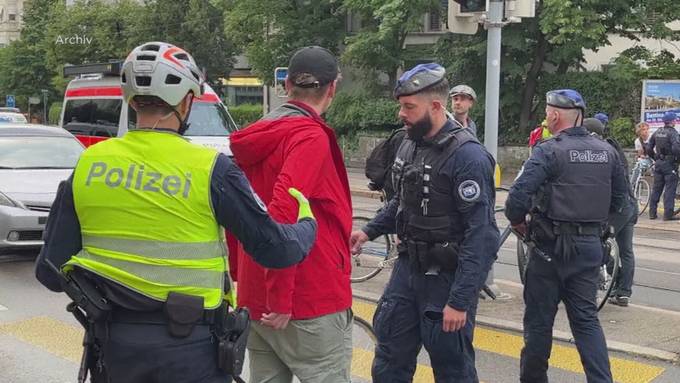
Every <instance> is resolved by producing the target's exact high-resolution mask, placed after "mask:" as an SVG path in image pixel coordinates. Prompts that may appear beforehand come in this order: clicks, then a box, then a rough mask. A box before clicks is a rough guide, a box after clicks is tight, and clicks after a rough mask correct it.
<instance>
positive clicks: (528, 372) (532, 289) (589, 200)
mask: <svg viewBox="0 0 680 383" xmlns="http://www.w3.org/2000/svg"><path fill="white" fill-rule="evenodd" d="M546 104H547V106H546V119H547V124H548V129H550V132H551V133H552V134H553V137H552V138H549V139H547V140H545V141H543V142H541V143H539V144H537V145H536V146H535V147H534V149H533V151H532V153H531V157H530V158H529V160H528V161H527V163H526V164H525V165H524V171H523V173H522V174H521V175H520V176H519V177H518V178H517V180H516V181H515V183H514V184H513V185H512V188H511V189H510V193H509V195H508V199H507V201H506V204H505V215H506V216H507V217H508V219H509V220H510V223H511V224H512V226H513V227H514V228H515V229H516V230H518V231H519V232H521V233H523V234H525V235H528V237H529V238H531V239H532V240H533V242H534V243H535V244H536V246H537V247H538V248H539V249H540V250H541V251H542V255H543V256H537V255H538V252H531V253H532V254H531V258H530V261H529V265H528V268H527V271H526V283H525V286H524V301H525V304H526V311H525V313H524V342H525V344H524V348H523V349H522V354H521V363H520V381H521V382H532V383H533V382H547V381H548V376H547V370H548V359H549V357H550V350H551V345H552V326H553V322H554V319H555V314H556V312H557V305H558V303H559V302H560V300H561V301H563V302H564V305H565V307H566V309H567V314H568V317H569V324H570V326H571V329H572V333H573V334H574V339H575V340H576V347H577V349H578V352H579V354H580V355H581V362H582V363H583V367H584V369H585V373H586V377H587V380H588V382H589V383H599V382H612V375H611V371H610V367H609V357H608V355H607V345H606V343H605V338H604V333H603V332H602V328H601V326H600V323H599V321H598V318H597V305H596V298H595V296H596V292H597V283H598V275H599V268H600V266H601V265H602V263H603V261H604V258H605V257H604V254H603V245H602V243H603V242H602V238H603V235H604V233H605V231H606V221H607V217H608V215H609V213H610V212H612V211H621V209H622V208H623V207H624V203H625V200H626V199H625V198H626V193H627V185H626V178H625V174H624V171H623V168H622V167H621V164H620V162H619V160H618V156H617V153H616V150H615V149H614V148H613V147H612V146H611V145H609V144H608V143H607V142H605V141H603V140H601V139H599V138H597V137H595V136H591V135H590V134H589V133H588V131H587V130H586V129H585V128H583V127H582V126H581V122H582V119H583V115H584V113H585V108H586V104H585V101H584V100H583V98H582V97H581V95H580V94H579V93H578V92H576V91H574V90H571V89H563V90H555V91H551V92H548V93H547V95H546ZM527 213H531V221H530V223H529V227H528V233H527V226H526V225H527V224H526V221H525V217H526V214H527Z"/></svg>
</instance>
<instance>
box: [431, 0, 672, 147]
mask: <svg viewBox="0 0 680 383" xmlns="http://www.w3.org/2000/svg"><path fill="white" fill-rule="evenodd" d="M673 3H674V0H616V1H615V0H567V1H564V0H539V1H538V2H537V9H536V17H534V18H531V19H524V20H522V23H521V24H511V25H509V26H507V27H506V28H504V29H503V42H502V60H503V61H502V63H501V70H502V72H501V119H500V122H501V126H502V127H503V132H504V133H505V134H509V135H510V136H511V137H512V136H513V135H514V136H515V138H519V137H523V138H525V137H526V133H527V132H528V131H529V129H530V128H531V126H532V125H533V124H532V123H536V122H537V120H538V117H539V116H540V114H541V113H542V111H541V109H542V106H543V105H544V104H543V100H542V97H537V94H538V92H539V90H541V91H542V90H544V89H543V88H544V87H543V86H542V84H547V83H551V84H553V85H556V86H572V87H575V86H573V81H578V80H579V77H578V76H567V74H568V73H569V72H571V71H574V70H576V71H578V70H580V66H581V64H582V62H583V59H584V49H593V50H597V49H599V48H601V47H603V46H605V45H608V44H610V42H609V38H610V36H612V35H620V36H625V37H628V38H631V39H634V40H635V39H639V38H640V37H652V38H666V39H675V40H677V39H679V38H680V33H679V32H677V31H672V30H670V29H669V28H668V27H667V26H666V25H665V23H666V22H669V21H672V20H676V19H678V18H680V7H677V6H673ZM435 51H436V52H437V55H438V57H440V59H441V60H442V61H443V62H444V63H446V66H447V69H448V71H449V72H451V73H453V77H458V78H462V79H463V80H464V81H466V82H470V83H472V84H471V85H474V86H476V88H477V89H484V76H485V71H486V32H484V31H480V32H479V33H477V34H476V35H474V36H461V35H449V36H446V37H445V38H443V39H441V40H440V41H439V42H438V44H437V46H436V49H435ZM602 76H603V75H600V78H602ZM604 77H605V78H606V75H605V76H604ZM582 78H591V79H592V78H593V76H586V77H582ZM568 79H569V80H573V81H572V82H567V81H566V80H568ZM636 81H637V80H636ZM581 84H583V83H582V82H581ZM583 85H587V84H583ZM597 85H598V86H603V87H604V89H602V92H606V91H607V88H608V85H609V84H607V83H599V82H598V83H597ZM612 85H615V86H611V87H609V91H611V92H616V91H617V90H618V91H623V90H622V89H621V87H620V85H621V84H612ZM631 89H634V87H633V88H630V89H627V90H626V91H631ZM589 90H593V91H595V89H594V87H589ZM585 96H586V98H588V99H589V100H592V99H594V97H593V94H585ZM612 103H613V102H609V104H612ZM478 109H479V108H478Z"/></svg>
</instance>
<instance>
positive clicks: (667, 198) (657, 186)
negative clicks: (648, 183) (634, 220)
mask: <svg viewBox="0 0 680 383" xmlns="http://www.w3.org/2000/svg"><path fill="white" fill-rule="evenodd" d="M655 148H656V151H655V150H654V149H655ZM646 151H647V155H649V156H650V157H653V158H654V159H655V160H656V162H655V163H654V186H653V187H652V196H651V198H650V201H649V216H650V218H656V210H657V206H658V204H659V200H660V199H661V193H662V192H663V194H664V198H663V207H664V211H663V218H664V219H671V218H672V217H673V209H674V208H675V193H676V189H677V187H678V164H679V163H680V135H678V132H677V131H676V130H675V128H673V126H672V125H671V124H666V125H665V126H664V127H663V128H661V129H659V130H657V131H656V132H654V134H653V135H652V137H651V138H650V139H649V145H648V146H647V148H646Z"/></svg>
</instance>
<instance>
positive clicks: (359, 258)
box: [350, 184, 399, 283]
mask: <svg viewBox="0 0 680 383" xmlns="http://www.w3.org/2000/svg"><path fill="white" fill-rule="evenodd" d="M369 189H371V190H374V189H372V188H371V186H370V184H369ZM374 191H377V190H374ZM380 202H382V204H383V207H382V208H385V207H386V206H387V203H388V202H389V201H387V198H386V196H385V191H384V190H380ZM369 221H371V219H370V218H368V217H364V216H359V215H357V216H353V217H352V231H354V230H360V229H361V228H362V227H364V226H365V225H366V224H367V223H368V222H369ZM398 255H399V254H398V252H397V238H396V235H394V234H384V235H381V236H379V237H378V238H376V239H374V240H372V241H367V242H366V243H364V244H363V245H362V246H361V252H360V253H359V254H353V255H352V275H351V276H350V281H351V282H352V283H357V282H364V281H367V280H369V279H371V278H373V277H375V276H376V275H378V273H380V271H382V269H385V268H390V267H393V266H394V263H395V262H396V261H397V257H398Z"/></svg>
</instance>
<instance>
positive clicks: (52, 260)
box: [36, 42, 316, 383]
mask: <svg viewBox="0 0 680 383" xmlns="http://www.w3.org/2000/svg"><path fill="white" fill-rule="evenodd" d="M121 83H122V87H123V94H124V96H125V100H126V101H127V102H129V103H130V105H131V106H132V107H133V108H134V109H135V110H136V112H137V128H136V129H134V130H131V131H129V132H128V133H127V134H126V135H125V136H123V137H120V138H113V139H109V140H107V141H104V142H101V143H98V144H97V145H94V146H92V147H90V148H89V149H87V150H86V151H85V152H84V153H83V154H82V156H81V158H80V160H79V162H78V165H77V166H76V169H75V170H74V173H73V175H72V176H71V177H70V178H69V179H68V180H67V181H65V182H63V183H62V184H61V185H60V187H59V191H58V194H57V198H56V200H55V202H54V205H53V208H52V211H51V213H50V216H49V219H48V222H47V229H46V234H45V246H44V247H43V249H42V251H41V253H40V255H39V258H38V261H37V265H36V276H37V278H38V280H39V281H40V282H41V283H42V284H44V285H45V286H47V287H48V288H49V289H50V290H52V291H57V292H60V291H63V290H64V289H65V290H66V292H67V293H69V286H70V285H69V284H67V283H65V282H64V281H65V280H66V281H72V280H75V281H76V282H78V283H77V284H79V285H83V286H85V285H88V286H89V285H90V283H91V286H94V288H93V289H91V290H92V291H90V294H89V295H90V298H91V296H92V295H94V296H99V295H101V299H94V304H93V305H91V306H92V307H94V306H98V305H101V306H105V308H106V309H107V310H105V311H104V312H105V314H103V315H97V316H99V317H101V318H92V316H93V315H89V316H90V317H89V318H87V322H96V323H95V325H94V326H93V329H94V330H93V331H94V333H95V334H94V337H93V338H92V339H90V342H89V343H91V344H92V345H93V347H94V348H95V349H96V351H97V352H96V355H94V356H88V358H85V359H87V360H84V363H83V364H84V367H83V369H85V371H87V370H88V369H89V370H90V372H91V374H92V377H93V381H95V382H98V381H104V382H112V383H115V382H125V383H135V382H140V383H142V382H144V383H153V382H163V383H168V382H227V381H229V380H230V377H229V374H228V373H227V372H225V371H224V368H222V369H221V368H220V363H219V362H218V359H220V358H218V354H219V353H220V350H218V344H219V343H220V338H219V337H218V335H217V334H216V332H215V328H216V324H217V323H220V322H221V321H222V319H223V318H224V317H225V316H226V315H225V312H226V310H225V299H227V300H228V299H229V298H230V297H231V298H233V291H232V286H231V281H230V279H229V274H228V262H227V251H226V246H225V245H224V240H223V234H222V233H223V229H222V227H225V228H228V229H229V230H230V231H231V232H232V233H234V234H235V235H236V236H237V237H238V239H239V240H240V241H241V243H242V244H243V246H244V247H245V249H246V251H247V253H248V254H251V255H252V257H253V258H254V259H255V261H257V262H258V263H260V264H262V265H263V266H265V267H270V268H283V267H288V266H291V265H293V264H295V263H297V262H300V261H301V260H302V259H303V258H304V256H305V255H306V254H307V252H308V251H309V249H310V248H311V246H312V243H313V241H314V238H315V235H316V222H315V221H314V217H313V215H312V213H311V210H310V208H309V204H308V202H307V200H306V199H305V198H304V196H302V195H301V194H300V193H299V192H297V190H295V189H291V191H290V193H291V195H293V196H294V197H295V198H296V199H297V200H298V201H299V203H300V216H299V220H298V223H297V224H292V225H284V224H277V223H276V222H274V221H272V219H271V218H270V217H269V215H268V214H267V212H266V210H265V208H264V205H263V204H262V202H261V201H260V200H259V198H258V197H257V195H255V194H254V192H253V191H252V189H251V188H250V185H249V184H248V182H247V180H246V178H245V177H244V175H243V174H242V173H241V171H240V169H238V167H236V165H234V164H233V162H232V161H231V160H230V159H229V158H228V157H227V156H225V155H224V154H218V152H216V151H215V150H213V149H209V148H205V147H202V146H198V145H194V144H192V143H190V142H188V141H187V140H186V139H184V138H183V137H182V134H183V132H184V131H186V129H187V119H188V116H189V112H190V110H191V104H192V100H193V98H194V97H196V96H201V95H202V89H203V79H202V76H201V74H200V71H199V69H198V67H197V65H196V63H195V62H194V60H193V58H192V57H191V56H190V55H189V54H188V53H187V52H185V51H184V50H182V49H180V48H178V47H175V46H173V45H170V44H167V43H160V42H150V43H146V44H143V45H141V46H139V47H137V48H135V49H134V50H133V51H132V52H131V53H130V55H129V56H128V57H127V59H126V60H125V63H124V65H123V70H122V75H121ZM64 275H65V276H67V278H70V277H72V279H65V278H64ZM76 277H77V278H76ZM86 282H87V283H86ZM83 286H81V287H82V290H87V289H86V288H85V287H83ZM69 295H71V294H69ZM85 312H86V313H87V310H85ZM86 355H87V354H86ZM221 356H223V355H221ZM81 373H82V371H81Z"/></svg>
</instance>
